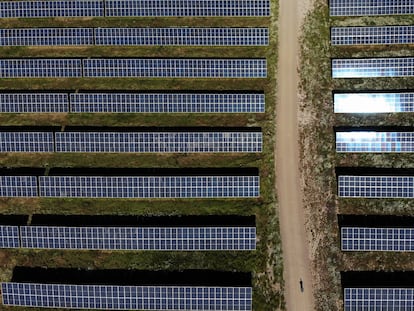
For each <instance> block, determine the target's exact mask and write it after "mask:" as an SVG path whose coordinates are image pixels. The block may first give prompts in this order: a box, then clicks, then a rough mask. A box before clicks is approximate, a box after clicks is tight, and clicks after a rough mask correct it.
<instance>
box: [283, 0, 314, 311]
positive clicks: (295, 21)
mask: <svg viewBox="0 0 414 311" xmlns="http://www.w3.org/2000/svg"><path fill="white" fill-rule="evenodd" d="M302 1H303V0H280V1H279V3H280V7H279V66H278V67H279V68H278V88H279V89H278V96H279V99H278V107H277V120H276V121H277V123H276V124H277V138H276V176H277V193H278V201H279V219H280V230H281V237H282V249H283V264H284V272H283V277H284V280H285V298H286V304H287V310H288V311H307V310H314V300H313V292H312V280H311V271H310V268H311V266H310V260H309V252H308V242H307V236H306V231H305V228H304V226H305V219H304V209H303V203H302V191H301V188H300V183H299V176H300V175H299V143H298V142H299V132H298V121H297V110H298V94H299V92H298V75H297V70H298V68H297V64H298V55H299V42H298V35H299V29H300V26H299V25H300V23H301V22H302V21H301V18H302V15H303V14H302V12H300V11H299V10H300V7H301V5H302V3H301V2H302ZM301 279H302V281H303V292H302V291H301V288H300V283H299V282H300V280H301Z"/></svg>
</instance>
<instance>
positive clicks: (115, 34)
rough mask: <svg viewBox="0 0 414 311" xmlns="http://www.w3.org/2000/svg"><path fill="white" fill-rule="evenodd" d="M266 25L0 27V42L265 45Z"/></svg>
mask: <svg viewBox="0 0 414 311" xmlns="http://www.w3.org/2000/svg"><path fill="white" fill-rule="evenodd" d="M268 32H269V31H268V28H207V27H206V28H179V27H174V28H19V29H9V28H7V29H0V46H62V45H63V46H67V45H95V44H96V45H145V46H151V45H189V46H266V45H268V44H269V34H268Z"/></svg>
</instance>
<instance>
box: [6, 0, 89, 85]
mask: <svg viewBox="0 0 414 311" xmlns="http://www.w3.org/2000/svg"><path fill="white" fill-rule="evenodd" d="M0 3H1V1H0ZM73 77H82V62H81V60H80V59H70V58H68V59H65V58H60V59H59V58H52V59H45V58H42V59H36V58H34V59H0V78H73Z"/></svg>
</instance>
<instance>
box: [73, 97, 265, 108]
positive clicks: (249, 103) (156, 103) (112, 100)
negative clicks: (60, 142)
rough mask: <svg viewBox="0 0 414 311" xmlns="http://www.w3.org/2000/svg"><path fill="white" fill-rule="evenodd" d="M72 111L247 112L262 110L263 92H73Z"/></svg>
mask: <svg viewBox="0 0 414 311" xmlns="http://www.w3.org/2000/svg"><path fill="white" fill-rule="evenodd" d="M70 101H71V112H122V113H127V112H129V113H247V112H256V113H257V112H260V113H263V112H265V95H264V94H243V93H242V94H231V93H228V94H224V93H211V94H209V93H204V94H202V93H187V94H183V93H181V94H180V93H73V94H70Z"/></svg>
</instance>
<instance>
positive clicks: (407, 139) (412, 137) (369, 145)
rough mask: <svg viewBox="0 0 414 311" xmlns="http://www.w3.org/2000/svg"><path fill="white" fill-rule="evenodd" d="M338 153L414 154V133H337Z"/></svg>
mask: <svg viewBox="0 0 414 311" xmlns="http://www.w3.org/2000/svg"><path fill="white" fill-rule="evenodd" d="M336 152H396V153H397V152H414V132H368V131H351V132H337V133H336Z"/></svg>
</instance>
